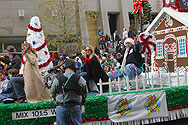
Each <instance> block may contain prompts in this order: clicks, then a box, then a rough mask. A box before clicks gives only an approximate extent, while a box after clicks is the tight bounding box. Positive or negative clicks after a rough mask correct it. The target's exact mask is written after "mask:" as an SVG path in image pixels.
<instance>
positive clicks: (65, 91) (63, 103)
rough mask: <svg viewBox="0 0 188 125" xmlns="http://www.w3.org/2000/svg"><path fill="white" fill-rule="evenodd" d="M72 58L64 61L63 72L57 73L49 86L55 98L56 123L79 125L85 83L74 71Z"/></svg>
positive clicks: (85, 93)
mask: <svg viewBox="0 0 188 125" xmlns="http://www.w3.org/2000/svg"><path fill="white" fill-rule="evenodd" d="M75 71H76V67H75V62H74V61H73V60H70V59H67V60H66V61H65V73H64V74H58V75H57V76H56V78H55V79H54V81H53V84H52V87H51V91H50V93H51V97H52V98H55V100H56V121H57V124H58V125H69V123H70V121H69V119H70V120H71V122H72V123H73V124H75V125H81V124H82V119H81V103H84V102H85V100H86V97H87V92H88V90H87V85H86V81H85V80H84V78H83V77H82V76H80V75H79V74H76V73H75Z"/></svg>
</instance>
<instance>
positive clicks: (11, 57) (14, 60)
mask: <svg viewBox="0 0 188 125" xmlns="http://www.w3.org/2000/svg"><path fill="white" fill-rule="evenodd" d="M5 53H6V55H7V56H8V58H5V57H1V58H0V61H2V62H4V63H5V64H7V67H6V71H8V70H9V69H17V70H19V69H20V66H21V58H20V57H19V56H18V55H17V54H16V53H15V48H14V46H8V47H7V49H6V50H5Z"/></svg>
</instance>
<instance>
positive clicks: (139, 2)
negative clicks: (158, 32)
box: [132, 0, 143, 14]
mask: <svg viewBox="0 0 188 125" xmlns="http://www.w3.org/2000/svg"><path fill="white" fill-rule="evenodd" d="M142 2H143V0H135V1H134V7H136V9H135V10H134V11H133V12H132V14H136V13H137V12H138V8H139V7H140V13H142Z"/></svg>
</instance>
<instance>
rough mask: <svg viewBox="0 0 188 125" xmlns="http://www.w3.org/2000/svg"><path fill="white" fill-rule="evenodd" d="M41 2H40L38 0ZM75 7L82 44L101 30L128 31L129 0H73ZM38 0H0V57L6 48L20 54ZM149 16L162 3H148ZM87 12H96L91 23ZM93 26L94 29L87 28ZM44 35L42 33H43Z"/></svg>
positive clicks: (160, 1)
mask: <svg viewBox="0 0 188 125" xmlns="http://www.w3.org/2000/svg"><path fill="white" fill-rule="evenodd" d="M41 1H44V0H41ZM76 1H77V2H78V7H79V10H80V11H79V15H80V28H81V37H82V44H83V45H87V44H89V39H90V37H91V35H92V34H96V33H97V27H101V28H100V29H102V30H103V32H104V33H105V34H109V35H110V34H112V33H113V32H114V30H117V31H118V32H119V34H121V32H122V30H123V28H124V27H125V28H127V29H128V28H129V25H130V22H129V14H130V13H131V12H132V11H133V0H76ZM39 2H40V1H39V0H0V54H2V53H4V50H5V49H6V47H7V46H8V45H10V44H11V45H14V46H15V47H16V49H17V51H18V52H21V48H22V45H21V44H22V43H23V41H24V40H25V39H26V34H27V26H28V24H29V21H30V18H31V17H32V16H35V15H38V3H39ZM150 4H151V5H152V12H153V13H158V12H159V11H160V10H161V9H162V0H150ZM87 11H92V12H98V16H97V19H96V22H95V23H92V25H90V24H89V22H87V20H86V16H85V13H86V12H87ZM90 26H93V27H94V28H90ZM44 33H45V31H44Z"/></svg>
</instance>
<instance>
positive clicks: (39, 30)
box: [28, 24, 42, 32]
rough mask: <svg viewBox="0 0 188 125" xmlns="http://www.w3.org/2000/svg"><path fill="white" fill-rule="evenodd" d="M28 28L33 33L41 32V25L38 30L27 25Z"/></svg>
mask: <svg viewBox="0 0 188 125" xmlns="http://www.w3.org/2000/svg"><path fill="white" fill-rule="evenodd" d="M28 28H29V29H30V30H33V31H35V32H41V31H42V25H40V28H39V29H37V28H34V27H32V26H31V25H30V24H29V25H28Z"/></svg>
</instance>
